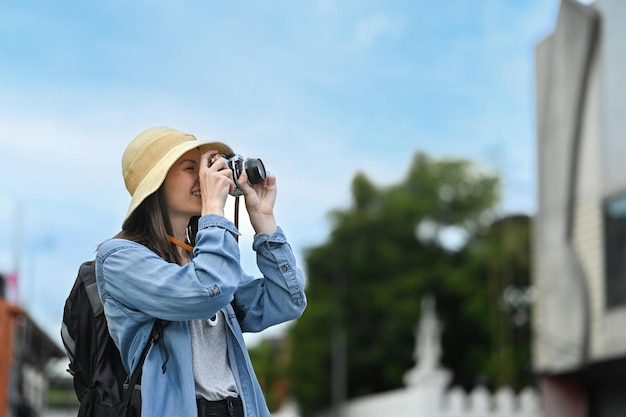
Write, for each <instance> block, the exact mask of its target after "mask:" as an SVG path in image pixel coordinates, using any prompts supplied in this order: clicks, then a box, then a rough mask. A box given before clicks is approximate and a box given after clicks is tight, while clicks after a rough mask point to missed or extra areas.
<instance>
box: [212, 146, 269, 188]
mask: <svg viewBox="0 0 626 417" xmlns="http://www.w3.org/2000/svg"><path fill="white" fill-rule="evenodd" d="M215 156H219V157H220V158H223V159H224V160H225V161H226V164H227V165H228V168H230V170H231V171H232V172H233V180H234V181H235V191H233V193H232V195H233V196H234V197H240V196H241V195H243V191H241V188H240V187H239V182H238V181H239V177H240V176H241V174H242V173H243V172H244V171H245V172H246V174H248V183H249V184H251V185H255V184H260V183H262V182H263V181H264V180H265V177H266V176H267V175H266V173H265V166H264V165H263V161H261V160H260V159H258V158H249V159H243V157H242V156H241V155H239V154H231V155H223V154H218V155H215Z"/></svg>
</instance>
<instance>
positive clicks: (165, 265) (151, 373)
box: [96, 127, 306, 417]
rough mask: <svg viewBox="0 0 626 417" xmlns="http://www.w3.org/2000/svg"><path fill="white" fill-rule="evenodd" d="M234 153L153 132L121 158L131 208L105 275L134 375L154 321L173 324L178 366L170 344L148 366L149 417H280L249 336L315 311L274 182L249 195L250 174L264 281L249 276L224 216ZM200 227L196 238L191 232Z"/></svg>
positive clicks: (168, 332)
mask: <svg viewBox="0 0 626 417" xmlns="http://www.w3.org/2000/svg"><path fill="white" fill-rule="evenodd" d="M231 153H233V152H232V150H231V149H230V148H229V147H228V146H227V145H225V144H223V143H219V142H213V143H206V142H200V141H198V140H196V138H195V137H194V136H192V135H189V134H185V133H182V132H179V131H177V130H174V129H171V128H167V127H154V128H150V129H147V130H146V131H144V132H142V133H141V134H139V135H138V136H137V137H136V138H135V139H134V140H133V141H132V142H131V143H130V144H129V145H128V147H127V149H126V151H125V152H124V156H123V158H122V170H123V175H124V182H125V184H126V188H127V189H128V191H129V193H130V195H131V196H132V200H131V203H130V208H129V210H128V213H127V215H126V218H125V220H124V223H123V226H122V231H121V232H120V233H119V234H118V235H117V236H115V237H114V238H113V239H110V240H108V241H106V242H104V243H103V244H102V245H100V247H99V248H98V251H97V255H96V276H97V281H98V288H99V291H100V295H101V297H102V300H103V303H104V308H105V314H106V317H107V321H108V325H109V331H110V333H111V335H112V337H113V339H114V340H115V343H116V344H117V346H118V348H119V350H120V352H121V356H122V361H123V362H124V366H125V367H126V370H127V371H129V372H132V371H133V369H134V368H135V365H136V364H137V362H138V361H139V357H140V355H141V351H142V349H143V347H144V346H145V345H146V342H147V341H148V339H149V336H150V332H151V329H152V326H153V324H154V322H155V319H161V320H163V321H164V325H163V340H162V342H164V345H165V347H166V348H167V353H168V354H169V359H167V368H166V370H165V372H163V371H162V369H161V367H162V365H163V364H164V361H165V360H166V354H165V352H164V350H163V349H162V348H161V347H162V346H161V343H159V344H157V345H155V346H153V347H152V348H151V349H150V351H149V353H148V356H147V358H146V360H145V362H144V365H143V370H142V379H141V393H142V415H144V416H150V417H154V416H168V417H170V416H189V417H191V416H202V415H220V414H210V412H219V410H224V413H223V415H245V416H248V417H252V416H269V412H268V409H267V406H266V404H265V400H264V398H263V394H262V392H261V389H260V387H259V383H258V381H257V379H256V376H255V374H254V371H253V369H252V365H251V363H250V358H249V357H248V353H247V350H246V346H245V343H244V340H243V337H242V332H246V331H249V332H258V331H261V330H263V329H265V328H267V327H269V326H272V325H275V324H278V323H281V322H285V321H288V320H293V319H295V318H297V317H299V316H300V315H301V314H302V312H303V311H304V308H305V306H306V298H305V295H304V289H303V286H304V277H303V274H302V271H301V270H300V269H299V268H298V267H297V266H296V262H295V258H294V255H293V252H292V251H291V248H290V246H289V244H288V243H287V241H286V239H285V235H284V234H283V231H282V230H281V229H280V227H278V226H277V224H276V220H275V219H274V210H273V209H274V203H275V200H276V179H275V178H274V177H273V176H268V177H267V178H266V179H265V180H264V181H263V182H262V183H261V184H257V185H250V184H248V181H247V174H246V173H245V172H243V173H242V174H241V176H240V177H239V178H238V179H237V183H238V185H239V186H240V188H241V191H242V192H243V198H244V200H245V206H246V210H247V212H248V215H249V217H250V222H251V224H252V227H253V228H254V230H255V233H256V234H255V236H254V242H253V249H254V250H255V251H256V254H257V264H258V266H259V269H260V271H261V273H262V274H263V277H262V278H260V279H254V278H253V277H252V276H250V275H247V274H246V273H244V271H243V270H242V269H241V265H240V254H239V246H238V245H237V239H236V238H237V236H238V235H239V232H238V230H237V229H236V227H235V225H234V224H233V223H232V222H230V221H229V220H227V219H226V218H225V217H224V205H225V203H226V199H227V197H228V195H229V194H231V193H233V191H234V189H235V182H234V180H233V172H232V170H231V169H230V168H229V167H228V165H227V162H226V160H225V159H223V158H221V157H219V156H217V154H231ZM196 216H200V218H199V220H198V222H197V229H198V230H197V234H196V236H195V238H194V236H189V233H188V231H189V227H188V226H189V225H190V223H192V222H193V219H197V217H196ZM185 241H186V242H185ZM194 241H195V246H194V247H193V248H192V247H191V246H189V244H192V243H193V242H194ZM229 410H230V411H229ZM237 412H239V414H237Z"/></svg>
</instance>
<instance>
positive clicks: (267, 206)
mask: <svg viewBox="0 0 626 417" xmlns="http://www.w3.org/2000/svg"><path fill="white" fill-rule="evenodd" d="M237 183H238V184H239V187H240V188H241V191H243V196H244V199H245V201H246V210H247V211H248V215H249V216H250V223H251V224H252V227H253V228H254V231H255V232H256V233H261V232H265V233H267V234H270V235H271V234H272V233H274V232H275V231H276V229H277V226H276V220H275V219H274V204H275V203H276V193H277V188H276V177H274V176H271V175H268V176H267V178H265V180H264V181H263V182H262V183H260V184H255V185H250V184H249V183H248V174H247V173H246V172H245V171H244V172H242V173H241V175H240V176H239V179H238V180H237Z"/></svg>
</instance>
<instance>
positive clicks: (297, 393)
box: [289, 153, 527, 415]
mask: <svg viewBox="0 0 626 417" xmlns="http://www.w3.org/2000/svg"><path fill="white" fill-rule="evenodd" d="M497 201H498V178H497V176H495V175H490V174H487V173H484V172H481V171H479V170H478V169H477V168H476V167H475V166H474V165H472V164H471V163H470V162H469V161H466V160H458V159H440V160H436V159H432V158H430V157H428V156H427V155H425V154H423V153H418V154H416V155H415V157H414V159H413V161H412V164H411V166H410V168H409V170H408V173H407V175H406V178H405V179H404V180H403V181H401V182H400V183H399V184H395V185H391V186H388V187H379V186H376V185H374V184H373V183H372V182H371V181H370V180H369V179H368V178H367V177H366V176H365V175H364V174H362V173H359V174H357V175H356V176H355V178H354V180H353V182H352V205H351V206H350V207H349V208H348V209H346V210H336V211H334V212H332V213H331V220H332V222H333V223H332V232H331V234H330V236H329V239H328V240H327V242H325V243H324V244H322V245H320V246H317V247H313V248H310V249H309V250H308V251H307V253H306V266H307V276H308V287H307V297H308V300H309V305H308V307H307V310H306V312H305V314H304V315H303V317H302V318H300V319H299V320H298V321H297V323H296V325H295V326H293V327H292V328H291V329H290V333H289V337H290V340H291V346H292V357H291V362H290V367H289V372H290V376H291V379H292V383H293V385H292V395H294V397H295V398H296V400H297V401H298V403H299V404H300V406H301V409H302V412H303V413H304V414H305V415H310V414H312V413H313V412H315V411H317V410H319V409H324V408H328V407H329V406H330V404H331V402H332V393H331V387H332V385H333V384H332V380H331V375H332V374H333V373H332V371H333V370H332V363H333V357H332V348H331V346H332V344H333V334H335V337H336V335H337V333H336V332H335V333H333V329H337V326H338V327H339V329H342V330H343V332H344V333H345V339H346V387H347V390H346V395H347V397H348V398H353V397H356V396H360V395H365V394H369V393H375V392H381V391H385V390H389V389H394V388H398V387H401V386H402V385H403V381H402V377H403V375H404V373H405V372H406V371H407V370H408V369H409V368H411V367H412V366H413V365H414V363H413V357H412V354H413V348H414V344H415V340H414V336H413V329H414V327H415V325H416V323H417V320H418V318H419V312H420V310H419V308H420V306H419V300H420V299H421V297H422V296H423V295H424V294H426V293H430V294H433V295H434V296H435V298H436V300H437V307H438V308H437V310H438V314H439V317H440V320H441V321H442V323H443V326H444V335H443V341H442V343H443V351H444V357H443V362H444V365H445V366H447V367H448V368H450V369H451V370H452V371H453V372H454V374H455V375H458V379H457V381H455V382H457V383H461V384H462V385H466V386H467V385H471V384H473V383H475V382H476V378H478V377H481V376H482V377H483V378H486V379H487V382H492V380H491V379H489V378H490V377H491V375H490V373H493V372H494V371H495V369H490V368H489V363H490V355H491V354H492V353H494V348H493V346H494V342H493V338H494V337H498V336H500V335H502V334H503V333H502V332H498V331H495V330H494V328H493V326H494V324H493V323H492V322H491V321H490V319H489V318H488V317H489V316H488V314H487V312H486V309H487V307H486V304H488V303H497V302H498V301H495V299H496V298H497V292H498V291H499V289H495V290H494V291H495V292H494V293H493V294H491V293H490V287H489V286H488V281H489V280H490V279H492V278H493V277H492V274H490V273H488V272H489V271H492V270H490V269H489V265H492V264H488V263H486V262H485V259H484V258H485V257H490V256H500V254H495V252H494V250H492V249H490V248H491V246H494V245H495V246H497V244H496V243H493V244H491V243H490V242H491V241H490V240H485V239H487V236H489V233H488V230H489V226H490V223H491V222H492V220H493V219H494V215H493V213H494V205H495V204H496V202H497ZM453 227H455V228H456V229H454V228H453ZM450 230H453V231H456V235H462V234H463V233H465V234H466V235H467V236H470V237H471V240H470V241H469V243H468V244H467V245H466V246H465V247H464V248H463V249H462V250H451V249H450V247H449V246H448V245H447V244H446V239H445V236H446V232H447V231H450ZM490 245H491V246H490ZM495 246H494V247H495ZM493 265H495V264H493ZM493 265H492V266H493ZM492 272H493V274H496V273H498V271H492ZM526 272H527V271H526ZM488 294H491V296H490V298H489V297H487V295H488ZM504 346H505V345H502V347H503V349H502V350H501V351H498V352H499V354H500V355H501V357H502V358H506V359H507V360H513V358H514V357H515V355H509V356H507V351H506V349H504ZM506 346H509V347H511V346H510V345H506ZM500 365H501V364H500ZM500 365H494V367H496V366H500ZM517 371H518V370H516V369H514V368H511V371H510V372H512V373H515V372H517ZM507 372H508V371H507ZM507 375H508V374H507ZM507 378H509V379H510V378H513V377H511V376H510V375H508V376H506V377H504V376H503V377H502V378H500V379H499V380H498V381H500V380H507Z"/></svg>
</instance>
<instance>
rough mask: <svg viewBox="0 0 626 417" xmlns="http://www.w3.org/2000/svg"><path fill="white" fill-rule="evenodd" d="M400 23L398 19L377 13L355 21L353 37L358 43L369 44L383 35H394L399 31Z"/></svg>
mask: <svg viewBox="0 0 626 417" xmlns="http://www.w3.org/2000/svg"><path fill="white" fill-rule="evenodd" d="M401 26H402V24H401V22H400V21H399V19H393V18H390V17H388V16H385V15H382V14H377V15H373V16H369V17H367V18H365V19H362V20H360V21H359V22H357V24H356V27H355V38H356V41H357V43H358V44H359V45H361V46H370V45H371V44H373V43H374V42H376V41H377V40H378V39H380V38H383V37H385V36H390V37H396V36H398V35H399V33H400V32H401V30H402V28H401Z"/></svg>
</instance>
